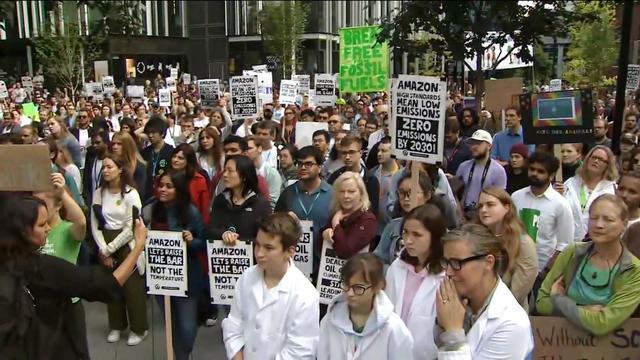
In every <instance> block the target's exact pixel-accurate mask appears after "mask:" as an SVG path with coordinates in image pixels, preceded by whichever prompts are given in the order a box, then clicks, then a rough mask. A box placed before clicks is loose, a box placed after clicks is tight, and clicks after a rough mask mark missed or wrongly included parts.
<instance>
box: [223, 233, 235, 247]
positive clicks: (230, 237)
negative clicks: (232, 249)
mask: <svg viewBox="0 0 640 360" xmlns="http://www.w3.org/2000/svg"><path fill="white" fill-rule="evenodd" d="M222 241H223V242H224V244H225V245H227V246H235V245H236V241H238V234H237V233H235V232H233V231H225V232H224V233H223V234H222Z"/></svg>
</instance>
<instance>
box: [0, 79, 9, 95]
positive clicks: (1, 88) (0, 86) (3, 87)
mask: <svg viewBox="0 0 640 360" xmlns="http://www.w3.org/2000/svg"><path fill="white" fill-rule="evenodd" d="M8 97H9V91H7V84H5V83H4V81H0V99H6V98H8Z"/></svg>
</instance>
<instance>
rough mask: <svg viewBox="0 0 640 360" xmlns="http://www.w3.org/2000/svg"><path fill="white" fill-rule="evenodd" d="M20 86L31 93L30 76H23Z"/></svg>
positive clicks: (31, 83)
mask: <svg viewBox="0 0 640 360" xmlns="http://www.w3.org/2000/svg"><path fill="white" fill-rule="evenodd" d="M21 82H22V87H23V88H24V89H25V90H27V91H28V92H30V93H33V81H32V79H31V76H23V77H22V81H21Z"/></svg>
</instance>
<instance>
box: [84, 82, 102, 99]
mask: <svg viewBox="0 0 640 360" xmlns="http://www.w3.org/2000/svg"><path fill="white" fill-rule="evenodd" d="M84 90H85V94H87V96H89V97H92V98H94V99H102V98H103V91H102V83H99V82H87V83H84Z"/></svg>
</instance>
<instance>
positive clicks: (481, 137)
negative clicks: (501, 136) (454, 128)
mask: <svg viewBox="0 0 640 360" xmlns="http://www.w3.org/2000/svg"><path fill="white" fill-rule="evenodd" d="M467 141H484V142H486V143H488V144H489V145H491V144H493V138H492V137H491V134H489V132H488V131H486V130H476V131H475V132H474V133H473V135H471V137H470V138H468V139H467Z"/></svg>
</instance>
